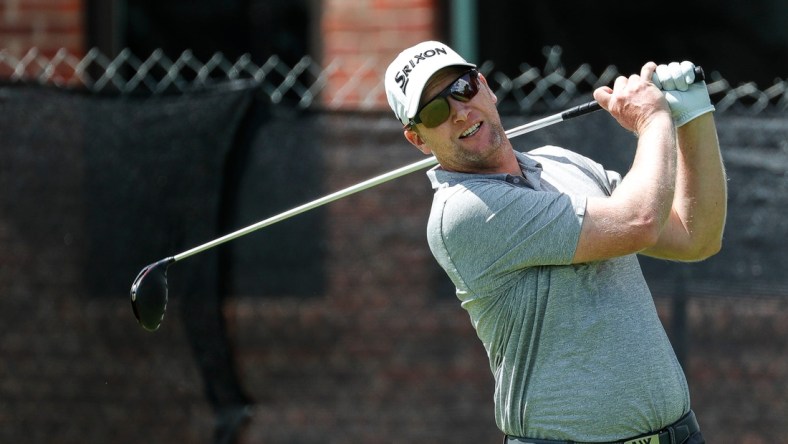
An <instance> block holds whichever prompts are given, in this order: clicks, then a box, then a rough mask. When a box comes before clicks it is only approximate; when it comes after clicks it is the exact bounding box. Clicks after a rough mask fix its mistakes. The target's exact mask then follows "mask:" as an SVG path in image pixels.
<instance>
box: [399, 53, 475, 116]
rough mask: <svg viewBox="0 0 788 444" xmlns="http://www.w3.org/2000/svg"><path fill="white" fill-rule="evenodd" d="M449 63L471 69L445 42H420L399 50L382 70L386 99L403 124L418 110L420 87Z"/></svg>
mask: <svg viewBox="0 0 788 444" xmlns="http://www.w3.org/2000/svg"><path fill="white" fill-rule="evenodd" d="M449 66H464V67H468V68H475V67H476V65H474V64H472V63H468V62H467V61H466V60H465V59H463V58H462V57H461V56H460V55H459V54H457V53H456V52H455V51H454V50H453V49H451V48H449V47H448V46H447V45H446V44H445V43H441V42H436V41H426V42H421V43H419V44H418V45H415V46H411V47H410V48H408V49H406V50H404V51H402V52H401V53H399V55H398V56H397V58H396V59H394V61H393V62H391V64H390V65H389V67H388V69H386V78H385V86H386V98H387V99H388V101H389V106H391V109H392V110H394V114H395V115H396V116H397V119H399V121H400V122H402V124H403V125H407V124H408V122H410V119H412V118H413V117H414V116H415V115H416V111H417V110H418V109H419V100H420V99H421V93H422V91H423V90H424V86H425V85H426V84H427V82H428V81H429V80H430V77H432V76H433V74H435V73H436V72H438V71H439V70H441V69H443V68H446V67H449Z"/></svg>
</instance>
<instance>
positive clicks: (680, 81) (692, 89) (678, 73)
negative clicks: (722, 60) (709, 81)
mask: <svg viewBox="0 0 788 444" xmlns="http://www.w3.org/2000/svg"><path fill="white" fill-rule="evenodd" d="M651 81H652V82H653V83H654V84H655V85H656V86H657V88H659V89H661V90H662V91H663V92H664V94H665V98H666V99H667V100H668V105H670V113H671V115H672V116H673V123H674V124H675V125H676V128H678V127H680V126H682V125H684V124H686V123H687V122H689V121H690V120H692V119H694V118H696V117H698V116H701V115H703V114H706V113H708V112H711V111H714V105H712V104H711V98H710V97H709V91H708V90H707V89H706V82H704V81H703V80H697V81H696V80H695V65H693V64H692V62H686V61H685V62H681V63H678V62H672V63H670V64H667V65H658V66H657V70H656V72H655V73H654V75H653V76H652V77H651Z"/></svg>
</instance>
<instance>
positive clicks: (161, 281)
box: [131, 257, 175, 331]
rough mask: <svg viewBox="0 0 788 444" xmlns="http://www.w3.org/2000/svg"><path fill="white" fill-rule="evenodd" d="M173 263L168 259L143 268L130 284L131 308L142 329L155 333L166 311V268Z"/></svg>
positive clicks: (171, 259)
mask: <svg viewBox="0 0 788 444" xmlns="http://www.w3.org/2000/svg"><path fill="white" fill-rule="evenodd" d="M173 262H175V258H173V257H168V258H166V259H162V260H160V261H158V262H154V263H152V264H150V265H148V266H146V267H145V268H143V269H142V270H141V271H140V272H139V274H138V275H137V278H136V279H134V283H132V284H131V308H132V309H133V310H134V316H135V317H136V318H137V322H139V323H140V325H141V326H142V328H144V329H145V330H148V331H156V330H158V329H159V326H161V321H162V319H164V312H165V311H166V310H167V268H168V267H169V266H170V264H172V263H173Z"/></svg>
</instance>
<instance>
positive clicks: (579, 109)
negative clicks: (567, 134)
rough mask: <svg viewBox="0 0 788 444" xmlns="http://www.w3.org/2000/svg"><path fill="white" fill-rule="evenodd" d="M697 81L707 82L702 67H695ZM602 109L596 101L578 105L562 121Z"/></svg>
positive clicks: (567, 112)
mask: <svg viewBox="0 0 788 444" xmlns="http://www.w3.org/2000/svg"><path fill="white" fill-rule="evenodd" d="M695 80H696V81H697V80H700V81H705V80H706V73H705V72H703V68H701V67H700V66H696V67H695ZM600 109H602V106H600V105H599V103H597V102H596V100H592V101H590V102H587V103H583V104H581V105H577V106H576V107H574V108H569V109H568V110H566V111H564V112H562V113H561V119H562V120H567V119H571V118H574V117H580V116H582V115H585V114H589V113H592V112H594V111H599V110H600Z"/></svg>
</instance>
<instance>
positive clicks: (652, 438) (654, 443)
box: [504, 410, 700, 444]
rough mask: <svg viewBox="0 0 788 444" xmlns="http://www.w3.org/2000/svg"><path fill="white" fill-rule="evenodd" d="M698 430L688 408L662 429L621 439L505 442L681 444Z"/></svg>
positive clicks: (512, 442) (509, 443)
mask: <svg viewBox="0 0 788 444" xmlns="http://www.w3.org/2000/svg"><path fill="white" fill-rule="evenodd" d="M699 431H700V426H699V425H698V420H697V419H696V418H695V413H693V412H692V410H690V411H689V412H687V414H686V415H684V416H682V417H681V419H679V420H678V421H676V422H674V423H673V424H671V425H669V426H667V427H665V428H664V429H662V430H659V431H656V432H651V433H650V434H648V433H647V434H645V435H641V436H636V437H634V438H629V439H626V440H623V441H611V442H604V443H582V442H578V441H555V440H550V439H532V438H517V437H514V436H507V437H506V439H505V440H504V443H505V444H682V443H684V442H685V441H687V438H689V437H690V436H691V435H692V434H693V433H697V432H699Z"/></svg>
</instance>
